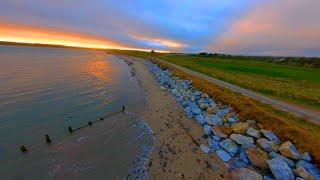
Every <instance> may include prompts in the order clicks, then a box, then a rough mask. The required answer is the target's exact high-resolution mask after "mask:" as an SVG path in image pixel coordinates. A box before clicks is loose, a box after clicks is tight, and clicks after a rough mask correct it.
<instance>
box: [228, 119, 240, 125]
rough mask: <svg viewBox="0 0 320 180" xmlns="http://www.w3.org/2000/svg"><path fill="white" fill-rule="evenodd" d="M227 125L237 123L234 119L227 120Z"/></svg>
mask: <svg viewBox="0 0 320 180" xmlns="http://www.w3.org/2000/svg"><path fill="white" fill-rule="evenodd" d="M228 122H229V124H234V123H238V122H239V121H238V120H237V119H236V118H228Z"/></svg>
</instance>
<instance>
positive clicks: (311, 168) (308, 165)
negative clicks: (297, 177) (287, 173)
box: [296, 160, 320, 180]
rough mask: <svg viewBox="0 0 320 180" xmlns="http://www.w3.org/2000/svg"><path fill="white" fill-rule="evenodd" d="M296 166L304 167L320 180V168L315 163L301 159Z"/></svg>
mask: <svg viewBox="0 0 320 180" xmlns="http://www.w3.org/2000/svg"><path fill="white" fill-rule="evenodd" d="M296 167H297V168H299V167H303V168H304V169H305V170H307V171H308V172H309V173H310V174H311V175H312V176H313V177H314V179H316V180H320V170H319V169H318V168H317V167H316V166H314V165H313V164H311V163H309V162H307V161H304V160H300V161H298V162H297V164H296Z"/></svg>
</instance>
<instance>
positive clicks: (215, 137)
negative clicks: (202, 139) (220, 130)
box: [212, 136, 221, 141]
mask: <svg viewBox="0 0 320 180" xmlns="http://www.w3.org/2000/svg"><path fill="white" fill-rule="evenodd" d="M212 139H214V140H215V141H220V140H221V138H219V137H218V136H212Z"/></svg>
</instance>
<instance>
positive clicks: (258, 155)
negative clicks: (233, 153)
mask: <svg viewBox="0 0 320 180" xmlns="http://www.w3.org/2000/svg"><path fill="white" fill-rule="evenodd" d="M246 154H247V156H248V159H249V161H250V162H251V163H252V165H254V166H256V167H259V168H262V169H267V168H268V164H267V161H268V154H267V153H266V152H264V151H263V150H261V149H259V148H249V149H247V150H246Z"/></svg>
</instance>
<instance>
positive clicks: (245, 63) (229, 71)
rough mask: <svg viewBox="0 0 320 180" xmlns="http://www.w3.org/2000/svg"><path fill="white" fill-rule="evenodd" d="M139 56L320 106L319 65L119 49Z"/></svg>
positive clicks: (266, 92) (291, 99) (295, 102)
mask: <svg viewBox="0 0 320 180" xmlns="http://www.w3.org/2000/svg"><path fill="white" fill-rule="evenodd" d="M118 53H122V54H127V55H133V56H138V57H156V58H160V59H163V60H166V61H169V62H171V63H174V64H177V65H180V66H183V67H186V68H189V69H192V70H194V71H198V72H201V73H203V74H206V75H209V76H212V77H215V78H217V79H221V80H224V81H227V82H230V83H233V84H236V85H238V86H241V87H243V88H246V89H250V90H253V91H256V92H259V93H261V94H264V95H267V96H270V97H274V98H277V99H280V100H283V101H287V102H291V103H294V104H298V105H302V106H307V107H310V108H314V109H318V110H319V109H320V69H319V68H314V67H306V66H301V65H300V64H297V65H292V64H286V63H279V62H276V61H267V60H255V59H253V58H247V59H245V58H236V57H223V58H221V57H201V56H189V55H174V56H171V55H169V54H160V53H148V52H138V51H118Z"/></svg>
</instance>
